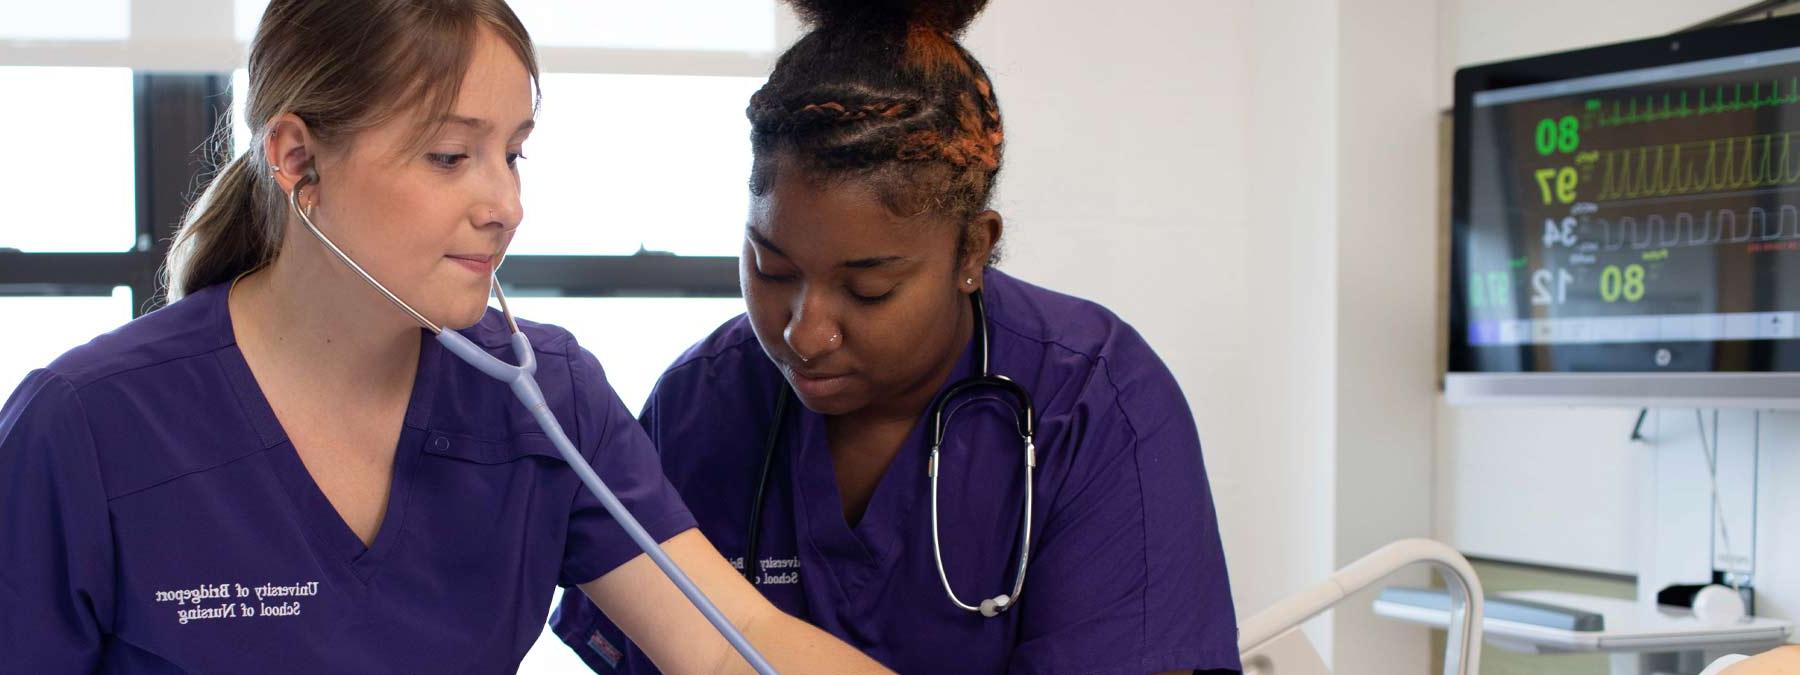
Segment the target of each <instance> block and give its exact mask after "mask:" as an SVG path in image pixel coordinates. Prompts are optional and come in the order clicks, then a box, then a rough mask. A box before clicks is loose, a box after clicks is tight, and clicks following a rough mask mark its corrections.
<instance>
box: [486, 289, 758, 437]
mask: <svg viewBox="0 0 1800 675" xmlns="http://www.w3.org/2000/svg"><path fill="white" fill-rule="evenodd" d="M507 302H508V303H510V304H511V305H512V310H513V313H515V314H517V315H518V316H520V317H523V318H528V319H532V320H534V321H540V322H543V323H551V324H556V325H558V326H561V327H563V328H566V329H568V331H569V332H570V333H573V334H574V335H575V339H576V340H577V341H579V342H580V343H581V346H582V348H584V349H586V350H588V351H589V352H592V353H593V354H594V356H595V357H596V358H599V359H600V366H601V367H602V368H604V369H606V379H607V381H608V382H609V383H611V384H612V388H613V390H614V391H617V392H618V393H619V398H620V399H621V400H623V401H624V402H625V407H627V408H630V409H631V411H632V412H634V413H635V412H637V411H638V410H641V409H643V406H644V401H645V400H646V399H648V398H649V396H650V388H651V387H652V386H654V385H655V384H656V378H657V377H659V376H661V375H662V372H663V370H664V369H666V368H668V367H669V364H671V363H674V362H675V359H676V357H679V356H681V354H682V352H685V351H687V348H688V347H690V346H692V345H693V344H694V343H696V342H699V341H700V339H701V338H704V337H706V336H707V335H708V334H710V333H711V332H712V331H713V329H715V328H718V327H719V324H722V323H724V322H725V321H726V320H727V319H730V318H731V317H734V316H737V315H739V314H742V313H744V301H743V300H740V299H738V298H507Z"/></svg>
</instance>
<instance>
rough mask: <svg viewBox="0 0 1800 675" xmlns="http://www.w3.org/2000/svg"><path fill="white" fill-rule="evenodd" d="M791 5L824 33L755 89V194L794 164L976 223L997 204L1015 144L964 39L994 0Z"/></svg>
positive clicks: (901, 207) (807, 1) (804, 1)
mask: <svg viewBox="0 0 1800 675" xmlns="http://www.w3.org/2000/svg"><path fill="white" fill-rule="evenodd" d="M789 2H790V4H792V5H794V7H795V9H796V10H797V11H799V13H800V15H801V17H802V18H803V19H805V20H806V21H807V22H808V23H809V24H811V25H812V26H813V29H812V30H811V31H810V32H808V33H807V34H806V35H805V36H804V37H802V38H801V39H800V40H799V41H798V42H796V43H794V46H793V47H791V48H789V49H788V50H787V52H786V53H783V54H782V55H781V58H780V60H778V61H776V63H775V70H774V72H773V73H771V74H770V75H769V81H768V83H767V84H765V85H763V87H762V89H760V90H758V91H757V92H756V94H755V95H754V96H751V97H750V107H749V110H748V111H747V114H748V115H749V117H750V126H751V132H750V139H751V148H752V153H753V155H754V163H753V165H752V168H751V172H750V193H751V194H752V195H757V196H761V195H764V194H767V192H768V191H769V189H771V188H772V187H773V185H774V182H775V172H776V170H777V168H778V167H779V166H780V165H782V163H783V161H784V160H785V161H787V162H790V163H792V164H794V165H796V166H794V168H798V169H800V170H802V171H805V172H807V173H808V174H811V176H813V177H815V178H819V179H825V180H831V179H841V178H855V179H858V180H862V181H865V182H866V183H867V184H868V185H869V186H871V187H873V188H875V190H876V192H877V194H879V195H881V198H882V200H883V202H884V203H885V204H886V205H887V207H888V208H889V209H890V210H893V211H894V212H896V213H899V214H902V215H909V216H910V215H916V214H920V213H926V212H935V213H938V214H942V215H945V216H949V217H951V218H953V219H957V220H959V221H961V223H962V225H963V226H964V227H965V228H966V227H967V226H968V224H969V223H970V222H971V218H972V217H973V216H974V215H975V214H977V213H979V212H981V211H982V210H983V209H986V208H987V205H988V200H989V198H990V196H991V194H992V192H993V187H994V181H995V178H996V176H997V175H998V174H999V172H1000V157H1001V149H1002V146H1003V145H1004V141H1005V132H1004V129H1003V126H1002V124H1001V120H1000V103H999V101H998V100H997V99H996V98H995V96H994V87H993V84H992V82H990V81H989V80H988V76H987V72H986V71H985V70H983V69H982V67H981V64H980V63H979V62H977V61H976V60H975V57H974V56H973V55H971V54H970V53H969V52H968V50H966V49H964V48H963V46H962V44H960V43H959V42H958V41H957V35H959V34H961V33H962V31H963V30H965V29H966V28H968V25H969V23H970V22H972V21H974V20H975V16H976V15H977V14H979V13H980V12H981V10H982V8H983V7H985V6H986V5H987V0H789ZM964 232H965V235H964V237H962V238H960V239H959V244H958V247H959V250H958V254H959V257H961V254H962V253H964V252H965V250H966V249H965V248H963V247H965V246H966V244H967V242H966V236H967V235H966V233H967V230H966V229H965V230H964ZM997 250H998V249H996V251H997ZM997 255H998V254H997V253H996V254H995V256H994V257H996V258H997ZM990 262H992V260H990Z"/></svg>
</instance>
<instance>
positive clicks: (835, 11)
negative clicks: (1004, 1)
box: [788, 0, 987, 35]
mask: <svg viewBox="0 0 1800 675" xmlns="http://www.w3.org/2000/svg"><path fill="white" fill-rule="evenodd" d="M788 4H790V5H793V7H794V11H796V12H798V13H799V14H800V18H801V19H802V20H804V21H805V22H806V23H808V24H811V25H813V26H817V27H820V28H837V27H842V26H857V27H871V28H875V27H892V28H898V29H904V28H912V27H923V28H929V29H932V30H938V31H942V32H944V33H948V34H950V35H960V34H961V33H962V32H963V31H964V30H966V29H968V27H969V24H970V23H973V22H974V21H975V16H976V15H978V14H980V13H981V10H982V8H984V7H987V0H788Z"/></svg>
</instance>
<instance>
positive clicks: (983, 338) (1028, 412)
mask: <svg viewBox="0 0 1800 675" xmlns="http://www.w3.org/2000/svg"><path fill="white" fill-rule="evenodd" d="M969 306H970V311H971V312H972V313H973V314H974V317H975V330H976V333H975V351H976V355H977V357H978V358H980V363H979V364H978V367H979V368H980V371H981V374H980V375H978V376H975V377H971V378H968V379H964V380H961V381H959V382H957V383H955V384H952V385H950V386H949V387H948V388H946V389H945V390H944V393H942V394H940V395H938V398H937V400H936V401H934V402H933V403H932V406H931V458H930V460H929V461H928V462H927V463H926V467H925V472H926V475H927V477H929V478H930V481H931V556H932V558H933V559H934V560H935V561H936V562H937V573H938V581H940V582H942V583H943V585H944V594H946V595H948V596H950V602H951V603H953V604H955V605H956V606H957V608H959V609H963V610H966V611H970V612H976V613H979V614H981V615H982V616H984V617H989V618H992V617H995V616H999V615H1000V613H1002V612H1005V611H1006V610H1008V609H1011V608H1013V607H1014V606H1015V605H1017V604H1018V602H1019V594H1020V593H1023V592H1024V590H1025V569H1026V568H1027V567H1028V566H1029V562H1030V557H1031V510H1032V492H1033V488H1032V473H1033V471H1034V470H1035V469H1036V468H1037V446H1036V445H1034V444H1033V442H1032V439H1033V437H1034V435H1035V430H1034V425H1035V423H1036V422H1035V420H1036V416H1037V411H1036V408H1035V407H1034V406H1033V405H1032V401H1031V394H1030V393H1028V392H1026V391H1025V388H1024V387H1021V386H1019V383H1017V382H1014V381H1013V380H1012V378H1009V377H1006V376H1005V375H995V374H994V373H993V370H992V367H991V365H990V364H989V362H988V325H987V302H986V301H985V300H983V298H982V295H981V291H975V292H973V293H970V294H969ZM983 388H985V389H999V390H1001V391H1003V392H1005V393H1007V394H1008V395H1010V396H1011V397H1012V398H1013V399H1014V400H1015V401H1016V402H1017V403H1018V406H1019V407H1018V408H1015V409H1014V410H1013V413H1014V414H1015V415H1016V420H1015V421H1016V422H1017V424H1018V430H1019V438H1020V439H1021V440H1022V441H1023V442H1024V449H1025V456H1024V458H1023V461H1022V462H1021V464H1022V466H1023V467H1024V473H1025V513H1024V516H1023V518H1022V523H1021V528H1022V534H1021V538H1020V540H1019V564H1018V568H1017V570H1016V571H1015V573H1014V576H1013V584H1012V593H1010V594H1001V595H996V596H994V597H991V598H986V599H983V600H982V601H981V604H979V605H971V604H969V603H966V602H963V600H962V598H960V597H958V596H957V595H956V591H955V590H954V589H952V588H950V575H949V574H948V573H947V572H945V571H944V546H943V543H942V542H941V540H940V539H939V537H938V531H939V528H938V475H939V473H940V472H939V471H938V457H939V455H940V454H941V452H942V450H943V447H944V430H945V429H946V428H948V426H949V418H950V417H954V416H955V415H956V411H955V410H949V404H950V402H951V400H952V399H953V398H955V397H956V396H957V395H958V394H961V393H963V392H967V391H970V390H973V389H983ZM793 395H794V394H793V392H792V390H790V389H789V388H788V387H787V386H786V384H783V385H782V387H781V390H780V391H779V392H777V393H776V394H775V396H776V398H775V416H774V421H773V422H772V423H771V426H770V427H769V434H768V436H767V438H766V440H765V441H764V442H763V464H762V471H761V472H760V473H759V474H758V479H757V483H756V492H755V493H754V497H753V499H752V501H751V502H750V523H749V526H748V528H747V530H748V531H747V532H746V533H745V535H744V541H745V545H744V551H745V554H744V577H745V578H747V579H749V580H750V582H751V583H758V579H757V577H759V576H761V573H762V560H761V559H760V558H759V557H758V556H759V555H760V553H759V549H760V548H761V547H760V546H759V543H760V541H759V540H760V539H761V532H762V511H763V502H764V501H765V500H766V499H767V491H768V485H769V475H770V473H771V470H772V467H773V466H774V464H775V453H776V450H777V449H778V448H780V447H781V425H782V419H783V417H784V416H785V415H786V412H787V402H788V398H789V397H791V396H793ZM947 410H948V412H949V414H948V415H946V414H945V413H946V411H947Z"/></svg>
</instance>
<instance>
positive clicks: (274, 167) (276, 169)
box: [269, 164, 281, 178]
mask: <svg viewBox="0 0 1800 675" xmlns="http://www.w3.org/2000/svg"><path fill="white" fill-rule="evenodd" d="M278 173H281V165H280V164H270V165H269V177H270V178H274V177H275V174H278Z"/></svg>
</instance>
